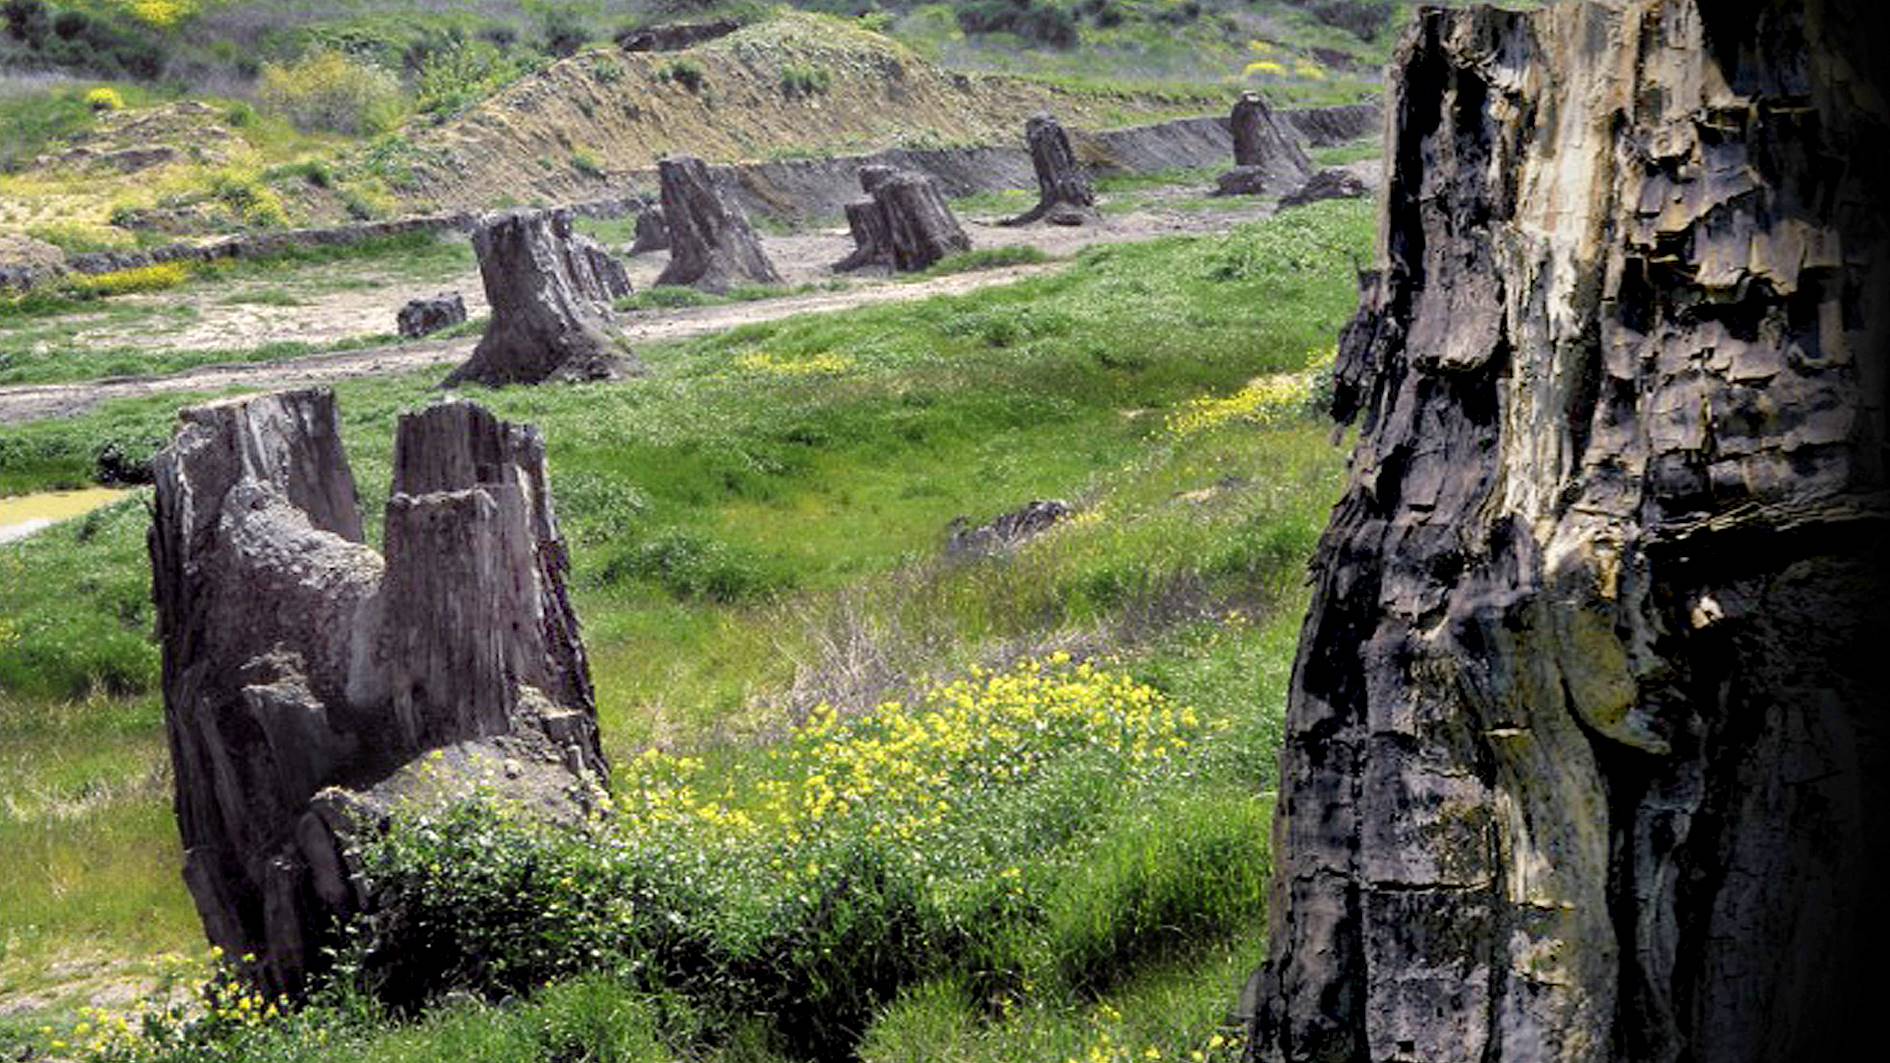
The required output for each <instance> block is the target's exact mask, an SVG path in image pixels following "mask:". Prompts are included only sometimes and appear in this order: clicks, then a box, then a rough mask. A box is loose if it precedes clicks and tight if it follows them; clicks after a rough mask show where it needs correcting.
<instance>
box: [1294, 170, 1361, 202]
mask: <svg viewBox="0 0 1890 1063" xmlns="http://www.w3.org/2000/svg"><path fill="white" fill-rule="evenodd" d="M1371 194H1372V190H1371V189H1370V188H1367V187H1366V186H1365V182H1364V180H1363V179H1361V178H1360V177H1359V176H1358V175H1357V174H1355V173H1352V172H1350V171H1347V170H1339V169H1331V168H1328V169H1324V170H1321V171H1319V172H1318V173H1316V174H1313V175H1312V176H1311V177H1309V178H1307V179H1306V183H1305V184H1303V185H1300V186H1299V187H1298V188H1295V189H1294V190H1293V191H1291V192H1288V193H1287V194H1285V195H1283V196H1281V197H1280V209H1281V210H1291V209H1292V208H1294V207H1303V206H1305V205H1307V204H1308V203H1317V202H1319V201H1320V200H1325V199H1363V198H1365V197H1366V196H1369V195H1371Z"/></svg>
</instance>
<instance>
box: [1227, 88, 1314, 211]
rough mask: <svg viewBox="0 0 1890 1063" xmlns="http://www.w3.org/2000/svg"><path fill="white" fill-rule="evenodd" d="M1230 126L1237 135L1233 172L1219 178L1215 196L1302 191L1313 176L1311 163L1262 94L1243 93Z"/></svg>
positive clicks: (1235, 137) (1235, 136)
mask: <svg viewBox="0 0 1890 1063" xmlns="http://www.w3.org/2000/svg"><path fill="white" fill-rule="evenodd" d="M1228 124H1229V125H1230V126H1231V127H1232V129H1233V133H1234V168H1233V169H1232V170H1229V171H1227V172H1226V173H1224V174H1222V175H1221V176H1220V178H1219V179H1218V181H1217V182H1216V183H1217V184H1218V186H1219V187H1218V188H1217V189H1216V191H1215V193H1214V194H1215V195H1220V196H1257V195H1269V194H1275V193H1280V192H1286V191H1290V190H1292V189H1297V188H1300V187H1301V186H1303V185H1304V184H1305V183H1306V179H1307V178H1308V177H1310V176H1311V175H1312V160H1311V159H1309V158H1307V157H1306V152H1305V150H1304V149H1302V148H1301V147H1300V146H1299V141H1298V139H1297V138H1295V137H1294V135H1293V132H1292V130H1291V128H1289V127H1288V126H1287V125H1286V123H1284V122H1282V121H1279V120H1278V119H1276V118H1275V117H1274V115H1273V111H1272V110H1271V109H1270V108H1269V107H1267V102H1266V100H1265V99H1263V98H1261V96H1260V94H1259V93H1257V92H1243V93H1241V94H1240V99H1239V100H1237V101H1235V103H1234V113H1233V116H1232V117H1231V118H1230V119H1229V120H1228Z"/></svg>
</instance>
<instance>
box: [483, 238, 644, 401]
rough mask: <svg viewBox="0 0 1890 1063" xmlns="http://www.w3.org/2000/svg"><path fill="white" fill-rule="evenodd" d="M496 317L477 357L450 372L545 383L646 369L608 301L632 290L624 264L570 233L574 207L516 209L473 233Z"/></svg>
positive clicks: (497, 381)
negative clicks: (619, 327) (615, 322)
mask: <svg viewBox="0 0 1890 1063" xmlns="http://www.w3.org/2000/svg"><path fill="white" fill-rule="evenodd" d="M472 240H473V250H474V251H475V252H476V253H477V254H478V256H479V278H480V281H481V282H482V283H483V284H484V286H485V289H486V302H487V303H488V304H489V305H490V306H491V307H492V320H491V323H490V324H488V325H487V326H486V333H485V335H484V336H482V337H480V340H479V345H478V346H477V347H475V348H474V349H473V354H472V357H471V358H469V359H467V360H466V362H465V364H463V365H461V366H460V367H459V368H457V369H455V370H453V372H452V374H451V375H449V376H448V377H447V378H446V384H447V385H448V386H452V385H455V384H462V383H479V384H487V385H490V386H492V387H499V386H502V385H505V384H540V383H543V382H545V381H548V380H602V379H608V378H611V377H616V376H623V375H626V374H631V373H639V372H641V371H642V365H641V364H640V363H639V362H638V361H637V360H636V359H635V358H634V357H633V356H632V355H631V354H630V347H629V344H628V343H627V342H625V340H624V338H623V337H622V335H620V334H619V333H618V332H617V330H616V328H615V327H614V326H612V325H611V323H610V319H609V316H608V314H609V310H608V309H607V308H608V306H609V304H610V301H611V300H612V299H614V298H617V297H618V296H621V295H628V294H629V293H630V278H629V274H628V273H627V272H626V271H625V270H624V266H623V263H621V262H618V261H617V260H616V259H614V258H612V257H611V256H610V254H609V253H608V252H606V251H605V250H604V249H603V248H602V247H599V246H598V245H597V243H596V242H595V241H593V240H591V239H589V238H588V237H584V236H580V235H578V234H576V233H574V232H573V231H572V229H571V215H570V213H569V212H567V211H549V212H547V211H537V210H512V211H504V212H501V213H498V214H492V215H488V216H487V217H485V218H484V219H482V220H481V222H480V224H479V227H478V228H477V229H475V230H473V236H472Z"/></svg>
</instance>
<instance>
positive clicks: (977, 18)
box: [954, 0, 1077, 48]
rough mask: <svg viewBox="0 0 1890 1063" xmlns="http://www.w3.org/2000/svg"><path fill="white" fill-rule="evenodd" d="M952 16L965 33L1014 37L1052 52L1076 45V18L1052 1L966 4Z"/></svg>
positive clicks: (988, 0)
mask: <svg viewBox="0 0 1890 1063" xmlns="http://www.w3.org/2000/svg"><path fill="white" fill-rule="evenodd" d="M954 14H955V16H956V18H957V19H958V27H959V28H960V29H962V30H964V31H965V32H966V33H1014V34H1016V35H1017V36H1019V37H1022V38H1024V39H1025V40H1027V41H1035V42H1037V43H1039V44H1047V45H1049V46H1050V47H1052V48H1071V47H1074V46H1075V45H1076V40H1077V25H1076V16H1075V14H1074V13H1072V12H1071V11H1070V9H1069V8H1067V7H1063V6H1061V5H1060V4H1058V3H1056V2H1055V0H968V2H966V3H963V4H960V5H959V6H958V7H957V9H956V10H955V12H954Z"/></svg>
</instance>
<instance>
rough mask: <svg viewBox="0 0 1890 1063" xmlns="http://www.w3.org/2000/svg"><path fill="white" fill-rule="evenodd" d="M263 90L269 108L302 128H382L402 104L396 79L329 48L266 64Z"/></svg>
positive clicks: (386, 127)
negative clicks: (290, 59)
mask: <svg viewBox="0 0 1890 1063" xmlns="http://www.w3.org/2000/svg"><path fill="white" fill-rule="evenodd" d="M261 91H262V98H263V102H264V103H265V104H266V105H268V106H269V108H270V109H272V110H274V111H276V112H277V113H279V114H281V115H282V116H283V117H285V118H287V119H288V120H289V121H290V122H293V123H294V124H295V125H296V126H297V127H298V128H301V129H306V130H327V131H330V132H335V133H349V134H362V133H381V132H386V131H387V130H389V129H391V128H393V127H394V125H395V124H396V123H397V122H398V121H399V119H400V112H401V107H402V102H401V95H400V82H399V81H397V80H395V78H394V76H393V75H392V74H389V73H388V72H387V71H385V70H382V69H380V68H379V67H376V66H372V65H370V64H368V63H365V62H362V61H360V60H357V59H353V58H350V57H349V56H347V55H346V54H344V53H342V52H339V51H336V50H334V49H332V48H317V49H314V50H312V51H310V52H308V53H306V54H305V55H303V56H302V58H300V59H298V60H295V61H294V62H290V63H282V64H277V63H269V64H266V65H265V66H264V67H263V70H262V89H261Z"/></svg>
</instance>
